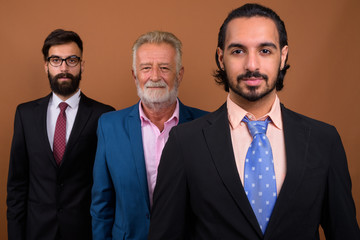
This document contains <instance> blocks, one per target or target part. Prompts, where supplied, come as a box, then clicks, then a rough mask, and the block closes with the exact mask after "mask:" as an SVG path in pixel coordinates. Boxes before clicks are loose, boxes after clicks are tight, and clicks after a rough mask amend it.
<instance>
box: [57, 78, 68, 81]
mask: <svg viewBox="0 0 360 240" xmlns="http://www.w3.org/2000/svg"><path fill="white" fill-rule="evenodd" d="M58 80H59V81H61V82H64V81H69V80H70V78H58Z"/></svg>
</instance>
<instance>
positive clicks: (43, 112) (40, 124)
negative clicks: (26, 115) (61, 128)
mask: <svg viewBox="0 0 360 240" xmlns="http://www.w3.org/2000/svg"><path fill="white" fill-rule="evenodd" d="M50 97H51V94H49V95H47V96H46V97H44V98H41V99H39V100H37V104H38V106H37V107H36V109H35V111H34V114H35V116H36V118H37V121H35V123H34V126H36V127H37V128H38V131H36V132H38V133H39V136H40V138H41V142H42V145H43V146H45V147H44V149H45V151H46V153H47V155H48V157H49V160H50V161H51V163H52V164H53V165H54V167H57V164H56V161H55V158H54V154H53V152H52V150H51V146H50V142H49V137H48V134H47V123H46V118H47V109H48V105H49V100H50Z"/></svg>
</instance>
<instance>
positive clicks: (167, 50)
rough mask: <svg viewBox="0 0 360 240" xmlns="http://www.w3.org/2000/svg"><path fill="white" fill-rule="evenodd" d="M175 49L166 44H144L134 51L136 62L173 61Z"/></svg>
mask: <svg viewBox="0 0 360 240" xmlns="http://www.w3.org/2000/svg"><path fill="white" fill-rule="evenodd" d="M175 55H176V51H175V48H174V47H173V46H172V45H170V44H168V43H159V44H157V43H145V44H143V45H141V46H140V47H139V48H138V49H137V51H136V60H137V62H153V61H159V62H172V61H175Z"/></svg>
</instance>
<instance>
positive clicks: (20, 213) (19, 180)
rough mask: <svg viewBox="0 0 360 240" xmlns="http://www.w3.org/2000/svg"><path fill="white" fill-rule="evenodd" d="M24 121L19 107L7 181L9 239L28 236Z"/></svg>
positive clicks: (27, 174)
mask: <svg viewBox="0 0 360 240" xmlns="http://www.w3.org/2000/svg"><path fill="white" fill-rule="evenodd" d="M22 121H23V119H22V116H21V112H20V108H19V107H18V108H17V110H16V114H15V123H14V135H13V140H12V145H11V151H10V164H9V174H8V182H7V200H6V202H7V220H8V239H9V240H20V239H25V237H26V215H27V201H28V188H29V159H28V154H27V147H26V139H25V133H24V129H23V123H22Z"/></svg>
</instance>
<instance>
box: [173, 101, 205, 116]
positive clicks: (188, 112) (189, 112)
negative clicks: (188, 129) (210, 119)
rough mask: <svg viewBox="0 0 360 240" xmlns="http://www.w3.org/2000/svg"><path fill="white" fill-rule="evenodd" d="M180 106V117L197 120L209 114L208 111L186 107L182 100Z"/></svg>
mask: <svg viewBox="0 0 360 240" xmlns="http://www.w3.org/2000/svg"><path fill="white" fill-rule="evenodd" d="M179 104H180V115H184V117H186V118H188V119H196V118H199V117H201V116H204V115H206V114H208V113H209V112H207V111H204V110H201V109H198V108H194V107H189V106H186V105H184V104H183V103H182V102H181V101H180V100H179Z"/></svg>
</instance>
